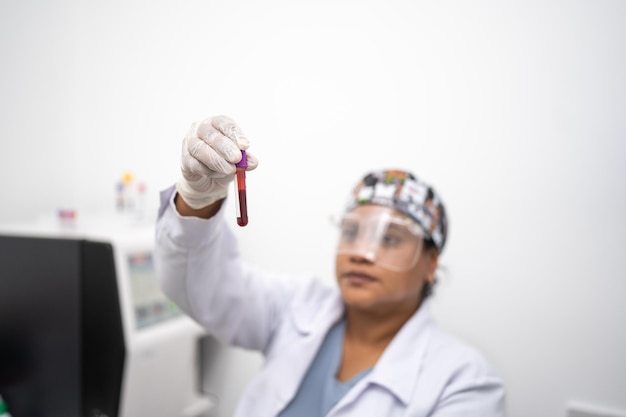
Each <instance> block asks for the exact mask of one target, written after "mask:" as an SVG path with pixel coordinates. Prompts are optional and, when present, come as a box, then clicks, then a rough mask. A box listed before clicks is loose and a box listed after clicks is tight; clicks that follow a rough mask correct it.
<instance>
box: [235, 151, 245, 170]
mask: <svg viewBox="0 0 626 417" xmlns="http://www.w3.org/2000/svg"><path fill="white" fill-rule="evenodd" d="M235 166H236V167H237V168H248V157H247V156H246V151H241V161H239V162H237V163H236V164H235Z"/></svg>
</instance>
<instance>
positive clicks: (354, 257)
mask: <svg viewBox="0 0 626 417" xmlns="http://www.w3.org/2000/svg"><path fill="white" fill-rule="evenodd" d="M349 260H350V262H352V263H355V264H373V263H374V261H375V259H374V257H373V256H372V254H369V255H365V254H361V253H352V254H350V258H349Z"/></svg>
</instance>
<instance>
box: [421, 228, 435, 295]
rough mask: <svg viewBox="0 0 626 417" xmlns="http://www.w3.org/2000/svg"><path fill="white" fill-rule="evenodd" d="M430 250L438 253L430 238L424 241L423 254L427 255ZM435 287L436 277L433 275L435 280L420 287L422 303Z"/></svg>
mask: <svg viewBox="0 0 626 417" xmlns="http://www.w3.org/2000/svg"><path fill="white" fill-rule="evenodd" d="M431 250H435V251H438V250H439V249H438V248H437V245H435V242H434V241H433V240H432V239H431V238H427V239H424V253H428V252H430V251H431ZM435 285H437V275H435V279H434V280H433V282H425V283H424V286H423V287H422V294H421V295H422V301H424V300H425V299H427V298H428V297H430V296H432V295H433V292H434V289H435Z"/></svg>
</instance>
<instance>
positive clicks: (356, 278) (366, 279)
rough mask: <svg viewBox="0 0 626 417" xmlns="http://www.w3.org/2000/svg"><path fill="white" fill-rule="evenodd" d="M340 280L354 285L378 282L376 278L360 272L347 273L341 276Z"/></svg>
mask: <svg viewBox="0 0 626 417" xmlns="http://www.w3.org/2000/svg"><path fill="white" fill-rule="evenodd" d="M341 278H342V279H344V280H346V281H348V282H350V283H351V284H354V285H365V284H369V283H372V282H375V281H378V279H377V278H375V277H373V276H371V275H368V274H366V273H364V272H360V271H348V272H346V273H344V274H341Z"/></svg>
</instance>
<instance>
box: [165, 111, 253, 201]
mask: <svg viewBox="0 0 626 417" xmlns="http://www.w3.org/2000/svg"><path fill="white" fill-rule="evenodd" d="M249 146H250V142H249V141H248V138H246V136H245V135H244V133H243V132H242V130H241V129H240V128H239V126H237V124H236V123H235V122H234V121H233V120H232V119H231V118H229V117H227V116H216V117H209V118H207V119H204V120H202V121H200V122H196V123H194V124H192V125H191V128H190V129H189V131H188V132H187V136H185V138H184V139H183V151H182V157H181V171H182V178H181V179H180V180H179V181H178V183H176V191H178V194H180V196H181V197H182V198H183V200H185V202H186V203H187V205H188V206H189V207H191V208H193V209H196V210H197V209H201V208H203V207H206V206H208V205H210V204H212V203H214V202H216V201H218V200H221V199H223V198H225V197H226V196H227V195H228V186H229V184H230V182H231V181H233V179H234V178H235V171H236V168H235V164H236V163H237V162H239V161H241V151H242V150H247V149H248V147H249ZM246 157H247V162H248V168H247V171H251V170H253V169H255V168H256V167H257V165H258V160H257V159H256V157H255V156H254V155H251V154H250V153H248V151H246Z"/></svg>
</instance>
